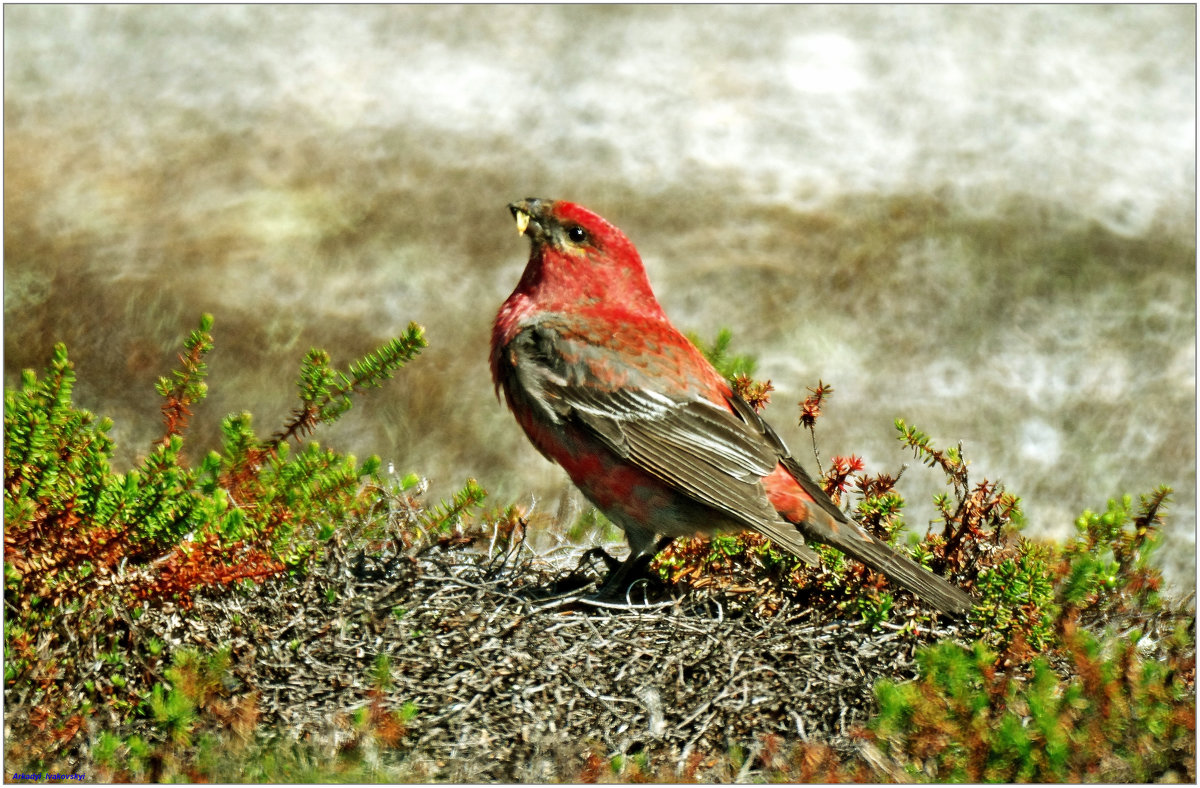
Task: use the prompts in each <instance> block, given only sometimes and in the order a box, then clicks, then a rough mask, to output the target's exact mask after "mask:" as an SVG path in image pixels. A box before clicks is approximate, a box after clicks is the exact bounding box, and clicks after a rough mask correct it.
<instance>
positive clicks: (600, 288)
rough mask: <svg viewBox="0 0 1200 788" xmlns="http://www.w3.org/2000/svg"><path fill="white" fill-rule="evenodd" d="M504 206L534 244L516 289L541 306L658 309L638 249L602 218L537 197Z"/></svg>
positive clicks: (658, 311) (651, 312) (647, 311)
mask: <svg viewBox="0 0 1200 788" xmlns="http://www.w3.org/2000/svg"><path fill="white" fill-rule="evenodd" d="M508 210H509V211H511V212H512V215H513V218H514V219H516V222H517V230H518V232H520V233H521V234H522V235H526V236H528V237H529V240H530V243H531V244H532V249H531V250H530V255H529V263H528V265H526V267H525V273H524V274H523V275H522V277H521V282H520V284H519V285H518V286H517V292H522V293H524V294H525V295H526V296H527V297H529V298H532V299H534V300H535V301H537V302H538V303H539V304H540V305H541V306H542V307H543V308H545V309H553V310H559V309H565V310H570V309H579V308H587V307H591V306H605V307H610V308H614V309H620V310H623V311H628V312H633V313H637V314H642V315H647V316H649V315H653V316H659V315H661V314H662V308H661V307H660V306H659V304H658V301H657V299H655V297H654V292H653V291H652V290H651V289H650V282H649V280H648V279H647V278H646V270H645V268H644V267H643V266H642V259H641V257H639V256H638V253H637V249H635V248H634V246H633V244H632V243H630V241H629V239H628V238H626V237H625V234H624V233H622V232H621V231H620V230H618V229H617V228H616V227H614V226H613V225H611V224H609V223H608V222H607V221H605V220H604V219H603V218H601V217H600V216H597V215H596V214H594V213H592V212H591V211H589V210H587V209H586V208H584V207H582V206H579V205H576V204H574V203H569V202H562V201H555V200H539V199H535V198H529V199H525V200H520V201H518V202H514V203H512V204H510V205H509V206H508Z"/></svg>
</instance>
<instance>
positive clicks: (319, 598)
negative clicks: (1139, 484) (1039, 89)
mask: <svg viewBox="0 0 1200 788" xmlns="http://www.w3.org/2000/svg"><path fill="white" fill-rule="evenodd" d="M212 328H213V321H212V318H210V317H208V316H205V317H204V318H202V320H201V322H200V325H199V327H198V328H197V330H195V331H193V332H192V333H191V334H190V335H189V336H188V338H187V339H186V341H185V342H184V347H183V350H182V352H181V353H180V355H179V366H178V368H177V369H176V370H174V371H172V372H171V373H170V374H169V375H168V376H167V377H164V378H162V379H161V380H160V382H159V385H158V392H159V394H160V395H161V398H162V403H161V405H162V406H161V416H162V430H161V435H160V437H159V438H158V439H157V440H156V441H155V442H154V444H153V445H152V446H150V447H148V448H147V451H146V454H145V457H144V459H142V460H141V461H140V462H139V464H138V465H137V467H134V468H131V469H129V470H126V471H124V472H118V471H115V470H114V469H113V468H112V467H111V464H112V457H113V449H114V442H113V440H112V438H111V437H110V435H109V433H110V431H111V430H112V427H113V424H112V423H111V422H110V421H108V420H106V419H104V418H98V417H96V416H95V415H93V414H92V413H89V412H88V411H86V410H83V409H80V408H78V407H77V406H76V405H75V404H74V402H73V398H72V388H73V384H74V370H73V368H72V365H71V362H70V360H69V358H68V355H67V350H66V348H65V347H63V346H61V345H60V346H58V347H56V348H55V351H54V354H53V357H52V358H51V360H50V364H49V367H48V368H47V369H46V370H45V371H44V372H43V373H42V374H41V375H38V374H36V373H35V372H33V371H27V372H26V373H25V375H24V377H23V379H22V381H21V385H20V386H19V387H18V388H15V389H13V390H11V391H7V392H6V394H5V447H4V452H5V455H4V461H5V532H4V539H5V562H4V577H5V620H4V627H5V631H4V638H5V658H4V659H5V701H6V703H5V726H6V731H7V734H8V735H7V736H6V738H5V748H6V752H5V755H6V763H7V764H8V765H7V767H6V769H7V771H8V773H7V774H6V775H5V776H6V779H14V778H16V777H17V776H19V775H34V774H46V773H54V772H56V773H68V774H70V773H79V774H84V775H85V776H86V778H87V779H88V780H93V781H94V780H105V781H107V780H113V781H124V780H129V781H164V780H190V781H222V782H242V781H254V782H257V781H270V782H313V781H329V780H334V781H418V780H419V781H424V780H459V781H481V780H493V781H582V782H615V781H621V782H639V781H713V780H766V781H843V780H860V781H863V780H865V781H908V780H926V781H955V782H963V781H966V782H976V781H1005V782H1015V781H1021V782H1033V781H1070V782H1077V781H1089V782H1090V781H1097V782H1113V781H1115V782H1130V781H1132V782H1143V781H1155V780H1178V781H1188V782H1191V781H1194V780H1195V644H1194V632H1195V614H1194V601H1193V599H1187V600H1180V599H1172V598H1170V597H1168V596H1166V595H1165V594H1163V592H1162V579H1161V576H1160V574H1159V572H1158V570H1157V569H1156V568H1155V565H1154V563H1153V560H1152V559H1153V554H1154V550H1155V548H1156V546H1157V544H1158V538H1159V534H1160V532H1161V528H1162V525H1163V518H1164V514H1165V511H1166V507H1167V504H1168V502H1169V498H1170V492H1171V491H1170V490H1169V489H1167V488H1165V487H1164V488H1159V489H1156V490H1153V491H1151V492H1149V493H1148V494H1146V495H1143V496H1141V497H1140V498H1138V499H1137V500H1136V501H1135V499H1134V498H1132V497H1131V496H1124V497H1121V498H1118V499H1114V500H1112V501H1109V502H1108V503H1107V506H1106V507H1105V508H1104V510H1103V511H1102V512H1092V511H1088V512H1084V513H1083V514H1082V515H1080V517H1079V518H1078V519H1077V521H1076V523H1075V534H1074V536H1073V537H1072V538H1071V539H1070V540H1068V541H1067V542H1066V543H1065V544H1048V543H1039V542H1036V541H1033V540H1030V539H1028V538H1026V537H1024V536H1023V535H1022V533H1021V527H1022V525H1023V517H1022V514H1021V509H1020V501H1019V499H1018V498H1017V497H1016V496H1015V495H1013V494H1012V493H1011V492H1009V491H1007V490H1006V489H1004V487H1003V485H1001V484H999V483H998V482H994V481H991V480H988V479H977V478H975V477H974V476H973V475H972V474H971V473H970V472H969V465H968V462H967V459H966V457H965V456H964V452H963V448H962V447H961V446H955V447H939V446H937V445H935V443H934V441H933V440H932V439H931V438H930V437H929V436H928V435H926V434H924V433H923V432H921V431H920V430H919V429H917V428H916V427H914V426H910V425H908V424H907V423H905V422H904V421H902V420H897V421H896V424H895V428H896V436H897V438H898V441H899V442H900V443H901V444H902V445H903V446H905V447H907V448H908V449H909V450H910V451H911V452H912V454H913V457H914V459H915V460H917V461H918V462H919V463H920V464H921V465H922V466H925V467H927V468H928V469H929V470H928V471H924V470H918V471H907V470H905V469H904V468H899V469H894V470H878V469H876V470H868V469H867V468H866V467H865V464H864V462H863V461H862V460H861V459H860V458H858V457H855V456H852V455H851V456H834V457H832V458H830V459H829V460H828V461H827V462H821V461H820V460H819V459H818V462H819V464H820V467H821V475H822V483H823V485H824V487H825V489H826V491H827V492H828V493H829V494H830V495H831V496H833V497H834V499H835V500H836V501H838V502H839V504H840V505H842V506H843V507H845V508H846V510H847V511H848V512H849V513H851V514H852V515H853V516H854V517H855V518H856V519H857V520H858V521H859V522H860V523H862V524H863V525H864V526H865V527H867V528H869V529H870V530H871V531H872V532H873V533H875V534H876V535H877V536H879V537H880V538H881V539H886V540H888V541H889V542H890V543H892V544H893V545H895V546H897V547H898V548H899V549H904V550H907V551H909V553H910V554H911V555H912V556H913V558H914V559H915V560H918V561H920V562H921V563H922V564H924V565H925V566H927V567H928V568H929V569H930V570H931V571H934V572H937V573H939V574H942V575H944V576H946V577H948V578H949V579H951V580H952V582H955V583H957V584H959V585H961V586H962V587H964V588H965V589H967V590H968V591H970V592H971V593H972V594H973V595H974V596H975V597H976V598H977V599H978V604H977V605H976V607H975V609H974V611H973V612H972V613H971V615H970V616H969V617H968V619H967V620H966V621H962V622H954V621H950V620H948V619H945V618H944V617H941V616H939V615H938V614H937V613H935V612H933V611H931V610H930V609H928V608H925V607H923V606H922V605H921V604H920V601H919V600H917V599H915V598H913V597H912V596H911V595H909V594H907V593H906V592H902V591H896V590H894V589H893V588H892V587H891V586H889V585H888V583H887V582H886V580H885V579H884V578H883V577H881V576H879V575H877V574H876V573H873V572H871V571H869V570H867V569H865V568H864V567H862V566H861V565H860V564H858V563H856V562H854V561H849V560H846V559H844V558H843V557H842V556H841V555H840V554H838V553H837V552H836V551H834V550H830V549H825V548H821V549H820V553H821V556H822V562H821V565H820V566H818V567H815V568H809V567H805V566H802V565H799V564H798V563H797V562H796V561H795V560H794V559H792V558H791V556H790V555H788V554H786V553H782V552H780V551H777V550H775V549H774V548H773V547H772V546H771V545H770V543H769V542H768V541H766V540H764V539H763V538H761V537H758V536H756V535H754V534H730V535H721V536H717V537H714V538H713V539H711V540H705V539H700V538H696V539H686V540H677V541H676V542H675V543H674V544H672V545H670V546H669V547H667V548H666V549H665V550H664V551H663V552H662V553H660V555H659V556H658V557H657V558H656V561H655V563H654V564H653V576H651V577H648V578H646V580H645V582H644V583H642V584H641V585H639V586H638V590H637V594H636V599H635V600H633V601H636V602H637V603H638V604H636V605H631V606H627V607H618V608H603V607H600V608H597V607H595V606H590V605H588V604H586V603H584V602H581V601H580V600H579V599H578V598H577V595H572V594H571V593H570V592H571V591H573V590H577V589H579V588H584V587H586V585H587V584H588V583H590V582H592V581H594V580H596V579H597V576H598V572H599V571H600V570H601V569H603V567H602V566H600V565H599V562H594V561H589V560H588V558H589V557H590V555H591V552H589V551H588V550H587V549H586V548H587V545H586V544H581V543H580V542H581V540H582V537H584V536H586V535H587V534H588V533H604V532H606V531H607V530H608V526H607V524H606V523H605V522H604V521H603V519H602V518H599V517H598V516H597V515H596V514H595V512H592V511H589V512H586V513H585V514H584V515H583V516H582V517H581V518H580V521H579V522H577V523H575V524H573V527H569V528H564V529H562V530H563V531H564V535H563V536H561V537H560V539H561V543H560V544H559V546H558V547H557V548H555V549H553V550H550V551H549V552H547V551H546V550H545V549H544V548H542V549H540V551H535V550H534V549H533V548H532V547H531V544H530V540H527V539H526V535H527V532H528V530H529V529H530V527H531V524H536V522H537V521H538V519H539V518H540V517H542V515H541V513H540V512H531V511H523V510H521V509H519V508H517V507H514V506H507V507H499V508H492V509H486V508H485V506H484V505H485V503H486V498H485V493H484V491H483V490H482V488H481V487H480V486H479V485H478V484H477V483H475V482H474V481H473V480H469V481H467V482H466V483H465V485H464V486H463V487H462V489H461V490H460V491H459V492H458V493H457V494H456V495H454V496H452V497H451V499H450V500H447V501H442V502H440V503H430V502H427V501H425V499H424V489H425V482H424V481H423V480H422V479H421V478H420V476H419V475H417V474H415V473H409V474H407V475H400V474H396V473H392V472H390V471H385V470H384V469H383V468H382V467H381V463H380V461H379V460H378V458H375V457H371V458H368V459H366V460H365V461H363V462H359V461H358V460H357V459H355V458H354V457H349V456H345V455H343V454H340V453H338V452H336V451H334V450H331V449H328V448H322V447H321V446H320V445H319V444H318V443H315V442H310V441H308V438H309V436H310V434H311V433H312V432H313V430H315V429H316V428H318V427H319V426H321V425H323V424H329V423H331V422H333V421H336V420H337V419H338V418H339V417H340V416H341V415H343V414H344V413H345V412H346V411H347V410H348V409H349V408H350V407H351V405H352V403H353V402H354V401H355V400H356V399H357V398H359V397H360V396H361V395H363V394H364V393H366V392H367V391H368V390H370V389H372V388H375V387H378V386H380V385H381V384H383V383H384V382H385V381H386V380H388V379H389V378H391V377H393V376H394V375H395V374H396V373H397V372H398V371H399V370H400V368H401V367H403V366H404V365H405V364H407V363H409V362H411V361H413V360H414V359H415V358H416V357H417V356H418V354H419V353H420V351H421V349H422V348H424V347H425V343H426V340H425V337H424V333H423V331H422V329H421V328H420V327H419V326H416V325H413V326H410V327H409V329H408V331H407V332H405V334H404V335H403V336H401V337H398V338H396V339H394V340H392V341H391V342H389V343H387V344H385V345H384V346H383V347H381V348H379V349H378V350H377V351H376V352H375V353H372V354H370V355H368V356H367V357H365V358H363V359H361V360H359V361H357V362H355V363H353V364H350V365H349V366H348V367H347V368H346V369H345V370H344V371H343V370H339V369H336V368H334V367H333V366H332V365H331V360H330V358H329V356H328V354H326V353H324V352H321V351H318V350H313V351H311V352H310V353H308V354H307V355H306V356H305V358H304V359H303V360H302V362H301V369H300V373H299V375H298V379H297V388H298V399H299V402H298V405H297V407H296V409H295V411H294V412H293V415H292V417H291V418H289V419H288V420H287V421H286V423H284V424H282V425H280V427H279V428H278V429H277V430H276V431H275V432H274V433H273V435H272V437H270V438H265V439H264V438H262V437H260V436H259V435H258V434H257V433H256V432H255V430H254V429H253V427H252V419H251V416H250V415H249V414H247V413H241V414H233V415H230V416H228V417H227V418H226V419H225V421H224V422H223V427H222V432H223V445H222V449H221V451H219V452H211V453H209V454H207V455H206V456H202V457H198V458H197V457H191V456H190V455H189V452H188V424H189V419H190V417H191V415H192V410H193V408H194V406H195V405H196V403H198V402H199V401H201V400H202V399H203V398H204V397H205V395H206V393H207V388H206V387H207V375H208V368H207V366H206V361H205V360H206V356H207V354H208V352H209V351H210V350H211V349H212V347H213V341H214V340H213V336H212V333H211V332H212ZM696 341H697V342H698V344H700V345H701V346H702V347H703V348H704V349H705V350H706V351H707V352H708V353H709V355H710V358H712V359H713V360H714V362H715V363H717V364H718V365H719V367H720V368H721V369H722V371H723V372H725V373H727V374H728V375H729V377H730V378H731V379H732V380H734V383H735V385H736V386H737V388H738V389H739V391H741V392H742V393H743V394H744V396H745V397H746V399H747V401H749V402H751V403H752V404H754V406H755V407H757V408H764V407H767V405H768V403H769V401H770V396H771V386H770V382H769V381H755V380H754V379H753V378H752V375H753V373H754V363H753V359H750V358H748V357H744V356H736V355H734V354H732V353H731V351H730V345H731V338H730V337H729V335H728V334H727V333H722V334H720V335H718V337H717V339H716V341H715V342H713V343H711V344H709V343H704V342H702V341H700V340H696ZM833 396H834V392H833V388H832V387H831V386H829V385H826V384H824V383H818V384H817V385H816V386H814V387H813V388H812V389H810V395H809V396H808V397H807V398H806V399H805V401H804V402H802V403H800V415H799V418H800V423H801V424H802V425H803V426H804V427H805V428H806V429H808V430H810V431H812V439H813V444H814V448H815V447H816V445H817V439H816V425H817V423H818V420H819V418H820V416H821V414H822V411H823V409H825V408H827V407H829V405H830V403H831V402H832V398H833ZM818 458H819V455H818ZM907 472H936V473H939V474H941V475H943V476H944V477H945V479H946V483H947V491H946V492H945V493H944V494H943V495H940V496H938V498H937V499H936V501H935V504H936V508H937V512H938V517H939V520H938V522H936V523H934V524H933V525H932V526H931V527H930V528H929V529H928V530H927V532H926V533H924V534H916V533H913V532H912V531H910V530H909V529H907V528H906V527H905V523H904V519H903V515H904V506H905V501H904V498H903V496H902V495H901V493H900V492H899V490H898V488H897V482H898V480H899V479H900V478H901V475H902V474H903V473H907ZM564 525H567V526H572V524H570V523H568V524H564ZM535 527H537V526H536V525H535ZM566 534H569V535H570V536H569V537H568V536H567V535H566ZM573 567H574V568H573ZM555 591H560V592H562V593H559V594H557V595H556V594H555V593H554V592H555Z"/></svg>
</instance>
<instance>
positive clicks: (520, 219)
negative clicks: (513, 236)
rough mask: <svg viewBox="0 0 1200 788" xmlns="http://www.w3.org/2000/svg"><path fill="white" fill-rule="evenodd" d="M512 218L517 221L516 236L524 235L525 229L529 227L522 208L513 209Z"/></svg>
mask: <svg viewBox="0 0 1200 788" xmlns="http://www.w3.org/2000/svg"><path fill="white" fill-rule="evenodd" d="M513 216H514V217H516V220H517V235H524V234H525V228H526V227H528V226H529V214H528V213H526V211H525V209H524V208H514V209H513Z"/></svg>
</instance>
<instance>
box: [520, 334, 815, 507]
mask: <svg viewBox="0 0 1200 788" xmlns="http://www.w3.org/2000/svg"><path fill="white" fill-rule="evenodd" d="M587 339H588V341H581V340H580V339H577V338H575V337H573V336H571V335H566V334H564V333H563V332H562V331H560V330H556V328H555V327H554V326H553V325H541V326H535V327H530V328H527V329H525V330H524V331H522V332H521V333H520V334H518V335H517V337H516V338H515V339H514V340H513V341H512V342H511V343H510V344H509V345H508V348H507V351H506V353H507V354H508V355H509V359H508V361H509V364H508V366H509V369H510V370H511V372H510V374H511V375H512V376H513V378H515V381H514V382H516V383H517V384H518V385H519V386H520V388H521V389H522V393H523V394H524V396H526V397H528V398H529V399H530V400H532V401H533V404H534V405H535V407H537V408H540V409H541V411H542V416H543V418H549V419H553V420H556V421H560V422H572V423H574V424H575V425H577V426H579V427H581V428H583V429H584V430H585V431H586V432H587V433H589V434H591V435H593V436H594V437H595V438H596V439H597V440H598V441H600V442H601V443H602V444H603V445H604V446H606V447H607V448H608V449H610V450H611V451H613V452H614V453H615V454H617V455H618V456H620V457H622V458H623V459H625V460H628V461H629V462H630V463H632V464H633V465H635V466H636V467H639V468H641V469H642V470H645V471H646V472H648V473H650V474H651V475H653V476H655V477H657V478H659V479H661V480H663V481H664V482H666V483H668V484H670V485H671V486H672V487H673V488H675V489H676V490H678V491H680V492H682V493H684V494H686V495H688V496H690V497H692V498H694V499H695V500H697V501H700V502H702V503H705V504H707V505H709V506H712V507H714V508H716V509H718V510H720V511H722V512H724V513H725V514H726V515H728V516H729V517H731V518H732V519H734V520H736V521H739V522H742V523H745V525H746V526H747V527H751V528H760V527H761V526H762V525H763V524H764V523H766V522H775V521H778V520H779V516H778V514H777V513H776V512H775V510H774V508H772V507H771V505H770V503H769V502H768V500H767V497H766V493H765V491H764V489H763V485H762V478H763V477H764V476H766V475H768V474H770V473H771V472H772V471H774V470H775V467H776V465H777V464H778V462H779V456H778V454H777V450H776V446H775V445H774V444H773V443H772V442H771V441H769V440H764V435H763V433H762V432H761V431H760V430H759V429H758V427H757V425H754V424H749V423H747V421H746V420H745V419H746V416H745V414H742V413H740V412H739V413H735V412H733V411H731V410H730V408H729V407H728V406H723V405H721V404H718V403H714V402H711V401H709V400H707V399H705V398H703V397H700V396H698V395H697V394H695V393H689V392H686V391H684V392H678V393H670V394H668V393H664V392H662V391H659V390H657V387H656V386H655V384H656V383H658V382H660V381H661V380H663V379H664V378H663V376H661V375H660V374H658V373H659V372H660V370H657V369H655V368H654V365H655V364H657V363H660V361H659V359H660V354H652V353H644V354H642V356H640V357H639V358H638V363H635V364H633V365H631V368H630V369H629V370H623V371H622V372H621V377H620V381H619V384H616V385H614V376H613V374H612V370H611V369H606V368H605V366H604V365H605V363H606V359H607V358H608V357H607V356H605V355H604V354H603V350H604V349H603V347H600V348H598V347H597V346H596V344H595V343H594V342H593V340H594V339H596V338H595V337H589V338H587ZM661 363H669V361H667V362H661ZM747 408H748V406H747ZM750 412H751V413H753V410H752V409H751V410H750ZM760 421H761V420H760ZM776 440H777V439H776ZM830 505H831V506H832V503H831V504H830ZM835 508H836V507H835Z"/></svg>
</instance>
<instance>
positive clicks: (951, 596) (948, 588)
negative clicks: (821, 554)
mask: <svg viewBox="0 0 1200 788" xmlns="http://www.w3.org/2000/svg"><path fill="white" fill-rule="evenodd" d="M850 525H851V527H846V524H842V526H841V527H839V528H834V529H832V530H826V529H822V530H821V533H820V541H821V542H824V543H825V544H827V545H829V546H830V547H835V548H837V549H838V550H841V551H842V552H843V553H845V554H846V555H848V556H850V557H851V558H854V559H855V560H858V561H862V562H863V563H864V564H866V565H867V566H869V567H870V568H872V569H874V570H875V571H876V572H880V573H882V574H883V575H885V576H886V577H887V578H888V580H890V581H892V582H893V583H895V584H896V585H898V586H900V587H901V588H904V589H907V590H908V591H911V592H912V593H913V594H915V595H916V596H917V597H919V598H920V599H921V600H922V601H924V602H926V603H928V604H930V605H932V606H933V607H936V608H937V609H938V610H940V611H942V612H943V613H949V614H951V615H965V614H966V613H967V612H968V611H970V609H971V606H972V604H973V600H972V599H971V597H970V596H969V595H968V594H967V593H966V592H965V591H963V590H962V589H961V588H957V587H955V586H953V585H951V584H950V583H949V582H947V581H946V580H944V579H942V578H940V577H938V576H937V575H935V574H934V573H933V572H930V571H929V570H928V569H926V568H925V567H923V566H921V565H920V564H918V563H917V562H916V561H913V560H912V559H910V558H907V557H906V556H903V555H900V554H899V553H897V552H896V551H895V550H894V549H892V548H891V547H889V546H888V544H887V543H886V542H883V541H880V540H879V539H876V538H875V537H874V536H872V535H871V534H869V533H866V532H865V531H863V530H862V529H861V528H858V527H857V526H855V525H854V524H850ZM799 529H800V531H801V532H803V531H804V530H805V528H804V526H803V525H801V526H799ZM814 536H815V535H814Z"/></svg>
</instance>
